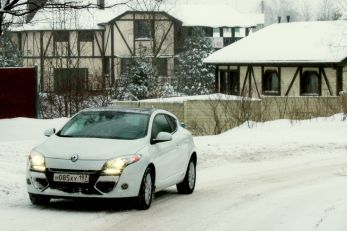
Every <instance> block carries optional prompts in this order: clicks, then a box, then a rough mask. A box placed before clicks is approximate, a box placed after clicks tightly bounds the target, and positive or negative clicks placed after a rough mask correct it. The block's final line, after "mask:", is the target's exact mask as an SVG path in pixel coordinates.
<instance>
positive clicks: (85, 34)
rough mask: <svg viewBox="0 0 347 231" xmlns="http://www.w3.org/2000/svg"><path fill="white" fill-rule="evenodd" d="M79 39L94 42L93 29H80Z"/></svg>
mask: <svg viewBox="0 0 347 231" xmlns="http://www.w3.org/2000/svg"><path fill="white" fill-rule="evenodd" d="M78 40H79V41H80V42H93V40H94V33H93V32H92V31H79V32H78Z"/></svg>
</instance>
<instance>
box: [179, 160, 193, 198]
mask: <svg viewBox="0 0 347 231" xmlns="http://www.w3.org/2000/svg"><path fill="white" fill-rule="evenodd" d="M195 181H196V163H195V161H194V160H193V159H190V161H189V164H188V168H187V171H186V175H185V177H184V180H183V181H182V182H181V183H179V184H177V185H176V186H177V191H178V193H180V194H191V193H192V192H193V191H194V188H195Z"/></svg>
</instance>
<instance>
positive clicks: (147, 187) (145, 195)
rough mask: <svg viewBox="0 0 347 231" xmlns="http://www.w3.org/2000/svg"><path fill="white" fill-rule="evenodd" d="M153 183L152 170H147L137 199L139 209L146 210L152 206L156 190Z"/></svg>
mask: <svg viewBox="0 0 347 231" xmlns="http://www.w3.org/2000/svg"><path fill="white" fill-rule="evenodd" d="M153 183H154V182H153V175H152V169H151V168H147V169H146V171H145V173H144V174H143V178H142V183H141V187H140V192H139V195H138V197H137V209H139V210H146V209H148V208H149V207H150V206H151V203H152V199H153V189H154V187H153V185H154V184H153Z"/></svg>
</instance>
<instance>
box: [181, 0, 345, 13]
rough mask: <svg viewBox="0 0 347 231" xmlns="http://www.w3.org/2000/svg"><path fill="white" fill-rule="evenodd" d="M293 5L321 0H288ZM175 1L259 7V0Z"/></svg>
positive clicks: (254, 9)
mask: <svg viewBox="0 0 347 231" xmlns="http://www.w3.org/2000/svg"><path fill="white" fill-rule="evenodd" d="M265 1H269V0H265ZM290 1H291V2H292V3H293V4H295V5H301V4H305V3H307V4H308V5H309V6H310V7H312V8H316V7H317V6H318V5H319V4H320V2H321V1H322V0H290ZM336 1H339V0H336ZM175 2H183V3H193V4H203V3H209V4H213V3H216V2H220V3H223V4H228V5H231V6H233V7H235V9H237V10H239V11H241V12H249V11H250V12H257V11H258V12H259V11H260V9H261V7H260V5H261V0H176V1H175Z"/></svg>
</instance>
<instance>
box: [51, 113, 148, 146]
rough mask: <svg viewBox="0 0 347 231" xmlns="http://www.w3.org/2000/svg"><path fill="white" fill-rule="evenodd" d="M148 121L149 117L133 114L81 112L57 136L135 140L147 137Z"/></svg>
mask: <svg viewBox="0 0 347 231" xmlns="http://www.w3.org/2000/svg"><path fill="white" fill-rule="evenodd" d="M148 121H149V115H146V114H140V113H133V112H119V111H91V112H81V113H79V114H77V115H76V116H74V117H73V118H72V119H71V120H70V121H69V122H68V123H67V124H66V125H65V126H64V127H63V128H62V129H61V130H60V132H59V133H58V134H57V135H58V136H61V137H90V138H106V139H124V140H134V139H140V138H143V137H145V136H146V134H147V129H148Z"/></svg>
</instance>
